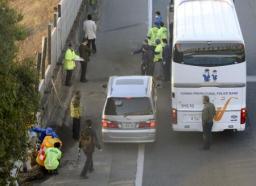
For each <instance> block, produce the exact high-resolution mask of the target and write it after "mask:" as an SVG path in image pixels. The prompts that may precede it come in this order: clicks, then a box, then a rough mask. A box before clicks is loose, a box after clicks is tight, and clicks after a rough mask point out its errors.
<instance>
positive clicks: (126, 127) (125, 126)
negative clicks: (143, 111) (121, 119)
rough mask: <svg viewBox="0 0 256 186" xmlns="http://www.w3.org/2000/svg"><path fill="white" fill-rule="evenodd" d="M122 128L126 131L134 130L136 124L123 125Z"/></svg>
mask: <svg viewBox="0 0 256 186" xmlns="http://www.w3.org/2000/svg"><path fill="white" fill-rule="evenodd" d="M122 127H123V128H125V129H132V128H135V124H134V123H123V124H122Z"/></svg>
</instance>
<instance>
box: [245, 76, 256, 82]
mask: <svg viewBox="0 0 256 186" xmlns="http://www.w3.org/2000/svg"><path fill="white" fill-rule="evenodd" d="M246 79H247V82H256V76H247V78H246Z"/></svg>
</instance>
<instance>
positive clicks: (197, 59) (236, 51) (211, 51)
mask: <svg viewBox="0 0 256 186" xmlns="http://www.w3.org/2000/svg"><path fill="white" fill-rule="evenodd" d="M173 61H174V62H177V63H181V64H186V65H194V66H205V67H212V66H225V65H232V64H237V63H241V62H244V61H245V52H244V45H243V44H239V43H209V42H208V43H182V44H176V45H175V47H174V55H173Z"/></svg>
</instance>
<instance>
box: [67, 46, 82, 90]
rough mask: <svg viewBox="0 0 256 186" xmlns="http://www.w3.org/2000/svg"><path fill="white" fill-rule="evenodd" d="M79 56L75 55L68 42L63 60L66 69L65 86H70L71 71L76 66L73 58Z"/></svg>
mask: <svg viewBox="0 0 256 186" xmlns="http://www.w3.org/2000/svg"><path fill="white" fill-rule="evenodd" d="M76 58H79V56H78V55H76V53H75V51H74V50H73V48H72V44H71V43H69V45H68V49H67V50H66V52H65V61H64V70H66V71H67V74H66V82H65V85H66V86H71V78H72V72H73V70H74V69H75V67H76V63H75V59H76Z"/></svg>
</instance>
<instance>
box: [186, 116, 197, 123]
mask: <svg viewBox="0 0 256 186" xmlns="http://www.w3.org/2000/svg"><path fill="white" fill-rule="evenodd" d="M184 122H195V123H197V122H201V116H200V115H198V114H187V115H185V116H184Z"/></svg>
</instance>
